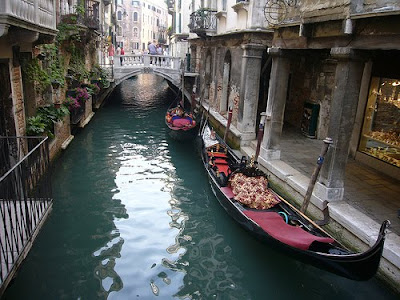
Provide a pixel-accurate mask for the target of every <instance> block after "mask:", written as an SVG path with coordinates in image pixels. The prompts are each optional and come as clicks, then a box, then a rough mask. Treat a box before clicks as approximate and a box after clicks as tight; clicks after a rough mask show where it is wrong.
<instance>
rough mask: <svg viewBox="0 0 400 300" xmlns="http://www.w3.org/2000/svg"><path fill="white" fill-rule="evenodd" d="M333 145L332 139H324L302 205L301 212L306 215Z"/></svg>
mask: <svg viewBox="0 0 400 300" xmlns="http://www.w3.org/2000/svg"><path fill="white" fill-rule="evenodd" d="M332 143H333V141H332V139H331V138H329V137H327V138H326V139H324V145H323V146H322V149H321V154H320V155H319V157H318V160H317V165H316V167H315V169H314V172H313V173H312V175H311V180H310V184H309V185H308V188H307V192H306V195H305V197H304V201H303V204H302V205H301V208H300V211H301V212H302V213H304V212H305V211H306V210H307V207H308V204H309V203H310V199H311V195H312V192H313V190H314V186H315V182H316V181H317V178H318V174H319V171H320V170H321V167H322V164H323V163H324V159H325V154H326V152H328V149H329V145H331V144H332Z"/></svg>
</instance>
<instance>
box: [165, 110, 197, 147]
mask: <svg viewBox="0 0 400 300" xmlns="http://www.w3.org/2000/svg"><path fill="white" fill-rule="evenodd" d="M165 124H166V125H167V127H168V131H169V135H170V136H171V138H173V139H174V140H178V141H184V140H190V139H194V138H195V137H196V136H197V135H198V132H199V126H198V123H197V122H196V119H195V117H194V115H193V113H192V112H188V111H186V110H185V109H184V108H183V105H181V104H175V103H173V104H172V105H171V106H170V107H169V108H168V109H167V112H166V114H165Z"/></svg>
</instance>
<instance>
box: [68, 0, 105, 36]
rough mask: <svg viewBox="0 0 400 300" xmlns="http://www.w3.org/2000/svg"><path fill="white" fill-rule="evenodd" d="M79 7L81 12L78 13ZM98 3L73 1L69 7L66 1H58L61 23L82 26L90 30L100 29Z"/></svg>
mask: <svg viewBox="0 0 400 300" xmlns="http://www.w3.org/2000/svg"><path fill="white" fill-rule="evenodd" d="M80 7H82V8H83V11H80ZM99 9H100V7H99V2H97V1H94V0H80V1H77V0H75V4H74V5H69V4H68V1H67V0H61V1H60V15H61V21H62V22H64V23H68V24H82V25H85V26H87V27H88V28H90V29H95V30H98V29H100V19H99V17H100V11H99Z"/></svg>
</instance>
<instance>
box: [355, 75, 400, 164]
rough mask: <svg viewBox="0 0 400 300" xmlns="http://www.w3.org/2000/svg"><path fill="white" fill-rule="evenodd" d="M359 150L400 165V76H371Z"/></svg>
mask: <svg viewBox="0 0 400 300" xmlns="http://www.w3.org/2000/svg"><path fill="white" fill-rule="evenodd" d="M359 151H361V152H363V153H366V154H368V155H371V156H373V157H376V158H378V159H380V160H383V161H385V162H387V163H390V164H392V165H395V166H397V167H400V79H391V78H379V77H373V78H372V80H371V85H370V90H369V94H368V101H367V106H366V109H365V117H364V123H363V128H362V132H361V139H360V145H359Z"/></svg>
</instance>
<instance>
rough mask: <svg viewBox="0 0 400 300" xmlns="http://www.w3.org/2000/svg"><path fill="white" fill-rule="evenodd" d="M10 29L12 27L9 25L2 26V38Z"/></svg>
mask: <svg viewBox="0 0 400 300" xmlns="http://www.w3.org/2000/svg"><path fill="white" fill-rule="evenodd" d="M9 28H10V25H8V24H0V37H2V36H3V35H7V33H8V29H9Z"/></svg>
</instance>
